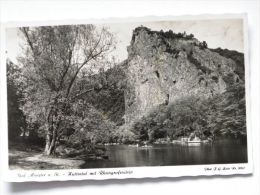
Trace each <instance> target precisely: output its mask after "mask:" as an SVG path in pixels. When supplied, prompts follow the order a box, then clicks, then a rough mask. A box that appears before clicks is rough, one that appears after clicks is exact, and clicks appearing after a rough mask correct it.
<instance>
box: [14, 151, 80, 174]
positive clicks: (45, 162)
mask: <svg viewBox="0 0 260 195" xmlns="http://www.w3.org/2000/svg"><path fill="white" fill-rule="evenodd" d="M84 163H85V161H84V160H81V159H73V158H66V159H65V158H60V157H53V156H52V157H48V156H44V155H43V154H42V153H40V152H38V151H21V150H17V149H10V150H9V168H10V169H11V170H42V169H44V170H53V169H78V168H80V166H81V165H82V164H84Z"/></svg>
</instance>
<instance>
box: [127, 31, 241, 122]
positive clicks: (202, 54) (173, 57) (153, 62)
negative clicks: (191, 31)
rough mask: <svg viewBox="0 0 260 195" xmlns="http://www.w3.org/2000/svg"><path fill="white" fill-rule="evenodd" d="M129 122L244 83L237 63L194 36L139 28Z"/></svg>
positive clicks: (131, 61) (132, 51)
mask: <svg viewBox="0 0 260 195" xmlns="http://www.w3.org/2000/svg"><path fill="white" fill-rule="evenodd" d="M128 54H129V56H128V66H127V71H126V73H127V87H126V90H125V104H126V105H125V108H126V111H125V121H126V123H130V122H132V121H135V120H137V119H140V118H141V117H142V116H144V115H146V114H148V113H149V111H151V110H152V109H153V108H155V107H158V106H160V105H165V104H166V105H167V104H169V103H170V102H174V101H175V100H177V99H181V98H184V97H188V96H196V97H205V98H207V97H212V96H214V95H216V94H221V93H223V92H225V91H226V90H227V89H228V88H229V87H230V86H232V85H234V84H235V83H239V82H243V79H242V78H240V76H239V74H237V72H236V70H237V69H238V68H237V64H236V62H235V61H234V60H232V59H230V58H226V57H224V56H223V55H220V54H219V53H217V52H214V51H213V50H210V49H208V48H207V46H206V45H205V43H201V42H199V41H198V40H197V39H195V38H193V36H192V35H186V34H180V33H179V34H174V33H172V31H168V32H162V31H160V32H157V31H151V30H150V29H147V28H146V27H138V28H136V29H135V30H134V32H133V37H132V41H131V45H130V46H129V47H128Z"/></svg>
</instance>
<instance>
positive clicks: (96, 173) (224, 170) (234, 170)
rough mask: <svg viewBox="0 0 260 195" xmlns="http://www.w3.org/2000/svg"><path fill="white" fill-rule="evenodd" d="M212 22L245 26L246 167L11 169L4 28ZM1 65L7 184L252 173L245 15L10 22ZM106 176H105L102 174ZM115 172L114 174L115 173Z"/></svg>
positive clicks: (1, 145)
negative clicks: (236, 21)
mask: <svg viewBox="0 0 260 195" xmlns="http://www.w3.org/2000/svg"><path fill="white" fill-rule="evenodd" d="M211 19H243V27H244V32H243V36H244V55H245V86H246V122H247V153H248V163H243V164H211V165H182V166H160V167H156V166H151V167H124V168H97V169H71V170H28V171H27V170H9V165H8V130H7V106H6V105H7V92H6V91H7V89H6V53H5V45H6V42H5V29H6V28H10V27H19V26H45V25H64V24H87V23H92V24H106V23H122V22H124V23H126V22H149V21H176V20H177V21H180V20H211ZM0 32H1V66H0V78H2V79H1V82H0V91H1V93H0V105H1V106H0V107H1V112H0V123H1V127H2V131H0V135H1V136H0V149H1V173H3V174H1V176H2V180H4V181H7V182H25V181H64V180H84V179H89V180H103V179H126V178H157V177H181V176H202V175H205V176H211V175H234V174H252V173H253V157H252V149H253V148H252V138H251V134H252V129H251V116H250V115H251V112H250V110H251V108H250V106H251V105H250V100H251V97H250V91H251V90H250V64H249V48H248V24H247V15H246V14H222V15H196V16H192V15H189V16H188V15H186V16H165V17H155V16H149V17H141V18H109V19H86V20H62V21H38V22H9V23H3V24H1V31H0ZM103 173H104V174H103ZM112 173H113V174H112Z"/></svg>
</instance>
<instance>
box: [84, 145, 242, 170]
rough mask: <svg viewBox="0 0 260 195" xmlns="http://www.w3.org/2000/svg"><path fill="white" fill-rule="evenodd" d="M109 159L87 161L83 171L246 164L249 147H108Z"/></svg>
mask: <svg viewBox="0 0 260 195" xmlns="http://www.w3.org/2000/svg"><path fill="white" fill-rule="evenodd" d="M106 149H107V151H106V155H108V158H109V159H108V160H87V161H86V163H85V164H84V165H83V166H82V168H111V167H137V166H174V165H202V164H228V163H246V162H247V145H246V143H242V142H240V141H238V140H218V141H215V142H214V143H212V144H205V143H204V144H193V145H187V144H156V145H153V147H150V148H142V147H129V146H128V145H113V146H106Z"/></svg>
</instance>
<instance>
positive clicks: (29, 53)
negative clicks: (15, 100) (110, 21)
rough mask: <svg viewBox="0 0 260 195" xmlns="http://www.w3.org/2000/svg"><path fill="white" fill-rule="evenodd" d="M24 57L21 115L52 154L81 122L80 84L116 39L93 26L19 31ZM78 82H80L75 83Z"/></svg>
mask: <svg viewBox="0 0 260 195" xmlns="http://www.w3.org/2000/svg"><path fill="white" fill-rule="evenodd" d="M20 32H21V34H22V35H23V37H24V40H25V43H26V44H25V47H24V48H23V51H24V55H23V56H21V57H20V58H19V62H20V64H21V65H22V74H23V77H24V79H25V83H26V87H25V90H24V96H25V97H24V99H25V100H24V101H25V104H24V106H23V111H24V113H25V115H26V119H27V121H28V122H30V123H34V122H37V123H38V124H39V125H40V126H39V129H38V131H39V134H42V135H43V136H45V139H46V144H45V149H44V153H45V154H46V155H51V154H53V153H54V151H55V148H56V144H57V140H58V138H59V137H60V136H61V135H62V130H63V129H65V127H68V126H69V127H70V128H72V127H73V126H76V123H77V120H82V118H84V112H81V113H79V112H78V111H77V107H78V106H79V105H80V102H81V100H80V98H79V97H81V96H82V95H83V94H84V93H88V92H89V91H91V90H92V89H86V88H85V87H84V85H81V84H80V83H79V82H78V81H79V80H82V78H84V77H86V76H87V75H90V74H93V72H95V71H98V69H99V68H100V66H103V65H104V64H105V62H106V59H107V54H108V53H109V52H110V51H111V50H112V49H113V48H114V43H115V41H114V36H113V34H111V33H110V32H109V31H108V29H106V28H104V27H103V28H97V27H95V26H94V25H73V26H72V25H70V26H46V27H36V28H29V27H22V28H20ZM79 78H80V79H79Z"/></svg>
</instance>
